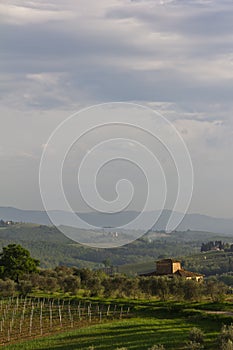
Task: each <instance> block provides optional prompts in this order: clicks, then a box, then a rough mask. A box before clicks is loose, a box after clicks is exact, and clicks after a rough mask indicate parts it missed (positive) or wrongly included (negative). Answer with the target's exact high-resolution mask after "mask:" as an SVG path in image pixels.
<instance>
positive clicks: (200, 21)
mask: <svg viewBox="0 0 233 350" xmlns="http://www.w3.org/2000/svg"><path fill="white" fill-rule="evenodd" d="M232 18H233V3H232V0H231V1H230V0H222V1H219V0H218V1H217V0H100V1H96V0H85V1H84V0H46V1H33V0H31V1H27V0H18V1H17V0H2V1H1V3H0V27H1V28H0V99H1V103H0V121H1V142H0V164H1V181H0V194H1V195H0V205H1V206H14V207H17V208H21V209H43V205H42V201H41V197H40V190H39V164H40V159H41V156H42V152H43V150H44V149H45V147H46V144H47V142H48V138H49V136H50V134H51V133H52V132H53V130H54V129H55V128H56V127H57V126H58V125H59V124H60V123H61V122H63V121H64V120H66V118H67V117H69V116H70V115H72V114H73V113H75V112H77V111H79V110H80V109H82V108H85V107H88V106H92V105H94V104H100V103H107V102H112V101H116V102H118V101H122V102H132V103H136V104H140V105H143V106H148V107H150V108H152V109H154V110H156V111H158V112H160V113H162V115H163V116H164V117H165V118H167V119H168V120H169V121H170V122H171V123H173V125H174V126H175V127H176V128H177V130H178V131H179V132H180V134H181V135H182V137H183V139H184V141H185V143H186V145H187V147H188V150H189V152H190V155H191V159H192V163H193V170H194V190H193V197H192V201H191V204H190V208H189V212H192V213H194V212H195V213H201V214H207V215H211V216H216V217H233V213H232V208H233V186H232V179H233V159H232V157H233V100H232V96H233V24H232ZM98 137H99V135H98ZM98 137H97V136H95V135H94V136H93V137H92V141H91V144H93V142H94V140H96V139H98ZM103 137H104V136H103ZM141 140H143V136H142V137H141ZM144 140H145V138H144ZM87 141H88V140H86V143H85V145H86V146H85V147H84V151H87V152H88V149H89V148H90V145H87ZM84 151H83V152H84ZM77 152H78V153H79V155H80V154H81V153H82V152H81V151H80V149H77ZM84 153H85V152H84ZM84 153H83V154H84ZM78 161H79V162H80V159H79V160H78ZM67 169H68V170H67V173H69V169H70V168H69V167H68V168H67ZM123 169H124V166H123V165H122V166H121V165H119V166H117V164H115V165H114V167H113V169H110V170H109V171H108V170H107V175H106V176H103V177H102V180H101V179H100V180H99V186H100V189H101V186H102V192H103V195H104V196H108V193H109V191H110V190H111V187H112V186H114V183H113V182H114V181H113V178H114V176H115V174H116V173H119V174H122V176H123ZM134 173H135V169H134V168H133V167H132V168H130V169H127V174H128V175H129V177H130V179H132V182H133V181H135V183H136V184H140V183H142V179H141V174H140V173H139V174H137V175H135V177H134V176H132V174H134ZM168 177H169V176H168ZM170 177H171V176H170ZM72 181H74V180H71V178H69V176H68V175H67V177H66V183H67V193H72V186H71V185H72V184H73V182H72ZM101 181H102V182H101ZM101 184H102V185H101ZM138 187H140V186H138ZM144 192H145V191H144V186H142V188H141V193H140V191H139V193H138V194H137V196H136V197H137V198H140V199H142V198H144V197H143V196H144ZM68 196H69V195H68ZM110 197H111V196H110ZM76 199H77V198H76ZM71 201H72V199H71ZM73 201H74V202H75V200H74V199H73ZM74 206H75V204H74ZM138 207H139V199H137V200H136V202H135V203H134V204H133V205H132V209H138ZM54 209H55V208H54ZM57 209H58V208H57ZM76 209H77V208H76ZM77 210H78V209H77Z"/></svg>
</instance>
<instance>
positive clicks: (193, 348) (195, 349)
mask: <svg viewBox="0 0 233 350" xmlns="http://www.w3.org/2000/svg"><path fill="white" fill-rule="evenodd" d="M185 349H187V350H200V349H203V345H202V344H200V343H198V342H195V341H192V340H190V341H189V342H187V344H186V347H185Z"/></svg>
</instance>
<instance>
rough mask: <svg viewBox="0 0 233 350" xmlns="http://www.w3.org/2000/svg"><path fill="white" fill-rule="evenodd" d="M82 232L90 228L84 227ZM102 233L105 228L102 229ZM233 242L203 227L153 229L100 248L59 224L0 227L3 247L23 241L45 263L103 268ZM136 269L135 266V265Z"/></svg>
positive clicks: (152, 259) (192, 251)
mask: <svg viewBox="0 0 233 350" xmlns="http://www.w3.org/2000/svg"><path fill="white" fill-rule="evenodd" d="M80 231H81V233H82V234H86V235H87V236H88V234H90V232H89V231H85V230H83V229H80ZM99 235H101V232H99ZM220 239H222V240H223V241H224V242H228V243H232V241H233V237H232V236H224V235H221V236H219V235H218V234H215V233H210V232H203V231H202V232H200V231H184V232H172V233H170V234H165V233H163V232H161V233H160V232H150V233H148V234H147V235H145V236H144V237H142V238H140V239H138V240H137V241H135V242H133V243H131V244H128V245H126V246H123V247H120V248H111V249H99V248H89V247H87V246H83V245H80V244H78V243H76V242H74V241H72V240H71V239H69V238H67V237H66V236H64V235H63V234H62V233H61V232H60V231H59V230H58V229H57V228H56V227H53V226H50V227H48V226H46V225H38V224H20V223H18V224H14V225H10V226H8V227H2V228H0V249H1V247H3V246H6V245H8V244H10V243H17V244H21V245H22V246H23V247H25V248H26V249H28V250H29V251H30V252H31V254H32V256H33V257H35V258H37V259H39V260H40V262H41V266H42V267H47V268H50V267H55V266H58V265H67V266H77V267H90V268H100V267H103V263H102V262H103V261H104V260H109V261H110V264H111V265H123V264H132V266H134V265H135V264H138V263H140V264H141V263H143V264H144V263H147V262H149V261H154V260H156V259H160V258H162V257H179V256H188V255H192V254H195V253H199V252H200V248H201V244H202V242H208V241H210V240H213V241H215V240H220ZM131 269H132V271H135V269H133V268H131Z"/></svg>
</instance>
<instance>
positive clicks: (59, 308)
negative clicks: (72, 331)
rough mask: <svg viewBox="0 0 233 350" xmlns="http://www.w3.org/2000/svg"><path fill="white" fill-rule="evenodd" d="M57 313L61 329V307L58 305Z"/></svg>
mask: <svg viewBox="0 0 233 350" xmlns="http://www.w3.org/2000/svg"><path fill="white" fill-rule="evenodd" d="M58 312H59V320H60V326H61V328H62V315H61V305H60V303H59V304H58Z"/></svg>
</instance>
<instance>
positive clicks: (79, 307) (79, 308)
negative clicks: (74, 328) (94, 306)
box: [78, 302, 81, 321]
mask: <svg viewBox="0 0 233 350" xmlns="http://www.w3.org/2000/svg"><path fill="white" fill-rule="evenodd" d="M78 318H79V321H80V320H81V304H80V302H79V304H78Z"/></svg>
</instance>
